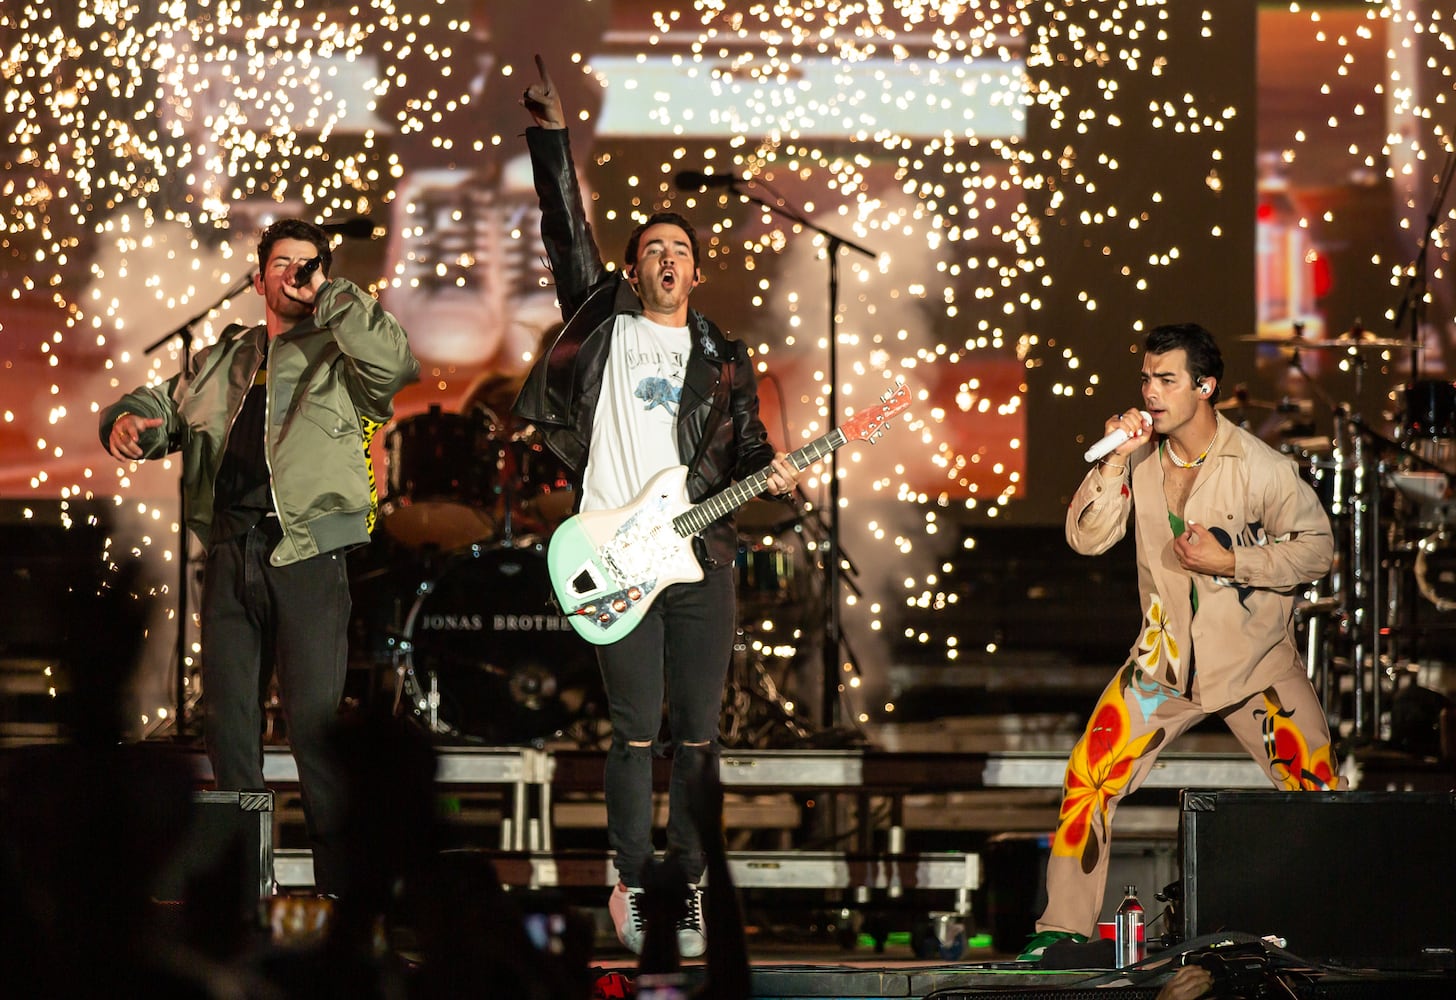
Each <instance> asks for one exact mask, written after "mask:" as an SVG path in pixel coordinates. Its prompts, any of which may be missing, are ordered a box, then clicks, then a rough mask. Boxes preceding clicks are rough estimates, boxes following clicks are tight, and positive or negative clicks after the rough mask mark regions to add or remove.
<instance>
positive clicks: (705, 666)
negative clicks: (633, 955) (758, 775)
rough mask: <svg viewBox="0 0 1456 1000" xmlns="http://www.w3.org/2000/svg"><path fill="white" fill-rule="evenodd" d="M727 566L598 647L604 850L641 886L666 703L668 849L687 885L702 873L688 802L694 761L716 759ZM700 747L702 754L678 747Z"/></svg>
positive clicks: (671, 595) (729, 652) (732, 613)
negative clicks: (608, 733) (608, 727)
mask: <svg viewBox="0 0 1456 1000" xmlns="http://www.w3.org/2000/svg"><path fill="white" fill-rule="evenodd" d="M731 570H732V567H720V568H718V569H713V570H709V571H708V573H707V575H706V576H705V577H704V578H703V580H702V581H701V582H699V583H679V584H676V585H674V586H672V587H669V588H668V589H667V590H664V591H663V592H662V594H661V595H660V596H659V597H658V598H657V600H656V601H654V602H653V604H652V607H651V608H649V609H648V611H647V615H646V617H644V618H643V620H642V622H641V624H639V625H638V626H637V627H636V628H635V629H633V630H632V632H631V633H629V634H628V635H626V636H625V637H623V638H622V639H620V640H618V641H617V642H614V643H612V644H611V645H609V646H599V647H598V648H597V659H598V662H599V663H600V664H601V668H602V683H603V686H604V687H605V689H606V692H607V707H608V714H609V715H610V717H611V721H612V745H611V748H610V749H609V750H608V751H607V765H606V801H607V843H608V844H609V845H610V846H611V848H612V850H614V851H615V852H616V854H617V860H616V864H617V876H618V878H619V879H621V881H623V882H625V883H626V884H627V885H629V886H641V885H642V871H643V868H644V867H645V866H646V864H647V861H648V860H649V859H650V858H651V857H652V854H653V849H652V748H651V747H650V746H642V747H634V746H632V745H631V744H632V743H634V742H635V743H647V742H651V741H655V740H656V739H657V735H658V730H659V729H660V728H661V726H662V701H663V696H664V694H666V697H667V719H668V729H669V731H670V733H671V739H672V745H673V769H672V779H671V782H670V784H669V785H668V819H667V846H668V849H669V850H671V851H674V852H676V853H677V854H678V856H679V857H680V858H681V860H682V865H683V870H684V872H685V873H686V874H687V877H688V880H689V881H690V882H697V881H698V880H699V879H700V878H701V877H702V874H703V846H702V841H701V839H700V838H699V836H698V832H697V829H696V827H694V825H693V819H692V814H691V812H690V811H689V807H688V802H687V791H688V787H687V781H688V776H689V775H690V774H691V769H690V768H689V767H688V766H687V765H686V764H685V763H684V762H685V761H687V759H688V758H689V757H692V756H693V755H696V754H703V753H706V754H716V753H717V750H718V724H719V718H720V716H721V715H722V711H723V684H724V682H725V681H726V680H727V677H728V664H729V661H730V660H731V658H732V656H733V628H734V624H735V617H736V615H737V607H736V599H735V593H734V581H733V573H732V571H731ZM687 743H703V744H706V746H702V747H692V746H684V744H687Z"/></svg>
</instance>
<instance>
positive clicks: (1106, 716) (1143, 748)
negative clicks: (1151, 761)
mask: <svg viewBox="0 0 1456 1000" xmlns="http://www.w3.org/2000/svg"><path fill="white" fill-rule="evenodd" d="M1136 672H1137V667H1136V666H1134V665H1133V664H1128V666H1127V667H1126V668H1124V670H1123V672H1122V676H1121V678H1120V680H1119V683H1117V684H1114V685H1109V686H1108V688H1107V690H1106V691H1104V692H1103V694H1102V698H1101V699H1100V700H1099V701H1098V702H1097V707H1096V708H1094V709H1093V710H1092V718H1091V719H1090V720H1089V721H1088V723H1087V731H1086V733H1084V734H1083V736H1082V739H1081V740H1079V741H1078V742H1077V745H1076V746H1075V747H1074V748H1073V749H1072V756H1071V758H1070V759H1069V760H1068V761H1067V777H1066V782H1065V785H1064V787H1063V789H1062V808H1061V814H1060V816H1058V818H1057V831H1056V833H1055V835H1054V836H1053V838H1052V853H1053V854H1054V855H1061V856H1063V857H1079V858H1080V859H1081V863H1082V870H1083V871H1086V872H1091V871H1093V870H1094V869H1095V868H1096V867H1097V860H1098V857H1099V856H1100V854H1101V852H1102V850H1103V845H1105V844H1106V843H1107V842H1108V840H1109V839H1110V831H1109V825H1110V819H1109V816H1108V811H1107V805H1108V802H1109V801H1110V800H1111V799H1112V798H1114V797H1115V796H1117V795H1118V794H1120V793H1121V792H1122V791H1123V790H1124V788H1126V786H1127V783H1128V781H1130V780H1131V778H1132V774H1133V765H1134V764H1135V763H1136V762H1137V760H1138V758H1139V757H1141V756H1142V755H1143V754H1145V753H1148V752H1149V751H1151V750H1155V749H1157V748H1158V747H1159V746H1161V745H1162V743H1163V736H1164V733H1163V730H1162V729H1161V728H1158V729H1154V730H1152V731H1151V732H1147V733H1144V734H1143V735H1142V736H1139V737H1137V738H1136V739H1129V737H1130V736H1131V733H1132V725H1131V720H1130V719H1129V717H1128V709H1127V693H1128V687H1129V685H1130V683H1131V682H1132V679H1133V677H1134V676H1135V674H1136Z"/></svg>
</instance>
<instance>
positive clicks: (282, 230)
mask: <svg viewBox="0 0 1456 1000" xmlns="http://www.w3.org/2000/svg"><path fill="white" fill-rule="evenodd" d="M279 240H303V241H304V242H305V243H312V244H313V248H314V250H315V251H317V252H318V255H319V256H320V257H322V258H323V264H322V266H321V267H320V268H319V269H320V270H321V271H323V272H324V277H326V278H327V277H328V275H329V268H330V267H331V266H333V263H334V253H333V250H332V249H330V240H329V234H328V233H326V232H324V231H323V230H322V229H320V228H319V227H318V226H315V225H314V224H313V223H312V222H305V221H304V220H302V219H279V220H278V221H277V222H275V223H273V224H272V225H270V226H269V227H268V228H267V229H265V230H263V232H262V234H261V235H260V236H259V237H258V272H259V273H260V274H261V273H262V271H263V265H265V264H267V263H268V255H269V254H271V253H272V252H273V245H274V244H275V243H277V242H278V241H279Z"/></svg>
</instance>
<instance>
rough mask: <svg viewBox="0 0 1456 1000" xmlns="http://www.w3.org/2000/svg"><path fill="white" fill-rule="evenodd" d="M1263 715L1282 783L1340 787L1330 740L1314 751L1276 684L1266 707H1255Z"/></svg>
mask: <svg viewBox="0 0 1456 1000" xmlns="http://www.w3.org/2000/svg"><path fill="white" fill-rule="evenodd" d="M1255 715H1256V716H1262V719H1261V721H1260V727H1261V728H1262V730H1263V733H1264V750H1265V752H1266V753H1267V754H1268V755H1269V763H1270V765H1271V766H1272V767H1271V769H1272V770H1273V772H1274V774H1275V775H1276V777H1277V778H1278V780H1279V782H1280V784H1282V785H1283V787H1284V788H1285V789H1286V790H1288V791H1291V792H1325V791H1334V790H1335V789H1336V788H1338V787H1339V774H1338V773H1337V771H1338V768H1337V767H1336V765H1335V759H1334V751H1333V749H1332V748H1331V744H1329V743H1326V744H1325V745H1324V746H1322V747H1320V748H1319V749H1318V750H1315V751H1314V752H1311V751H1310V749H1309V743H1308V742H1307V741H1306V740H1305V738H1304V731H1303V730H1301V729H1300V728H1299V726H1298V725H1297V724H1296V723H1295V722H1294V712H1293V710H1291V709H1286V708H1285V707H1284V706H1283V704H1281V703H1280V701H1279V693H1278V692H1277V691H1275V690H1274V689H1273V688H1269V689H1268V690H1266V691H1265V692H1264V707H1263V708H1262V709H1255Z"/></svg>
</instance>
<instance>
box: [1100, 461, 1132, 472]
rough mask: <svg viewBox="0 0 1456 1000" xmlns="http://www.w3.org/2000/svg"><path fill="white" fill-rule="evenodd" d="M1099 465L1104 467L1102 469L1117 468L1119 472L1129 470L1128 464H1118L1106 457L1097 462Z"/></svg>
mask: <svg viewBox="0 0 1456 1000" xmlns="http://www.w3.org/2000/svg"><path fill="white" fill-rule="evenodd" d="M1097 466H1098V468H1102V469H1116V470H1117V471H1118V472H1126V471H1127V466H1126V465H1117V464H1115V463H1113V462H1109V461H1107V460H1106V459H1105V458H1104V459H1103V460H1102V461H1100V462H1098V463H1097Z"/></svg>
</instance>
